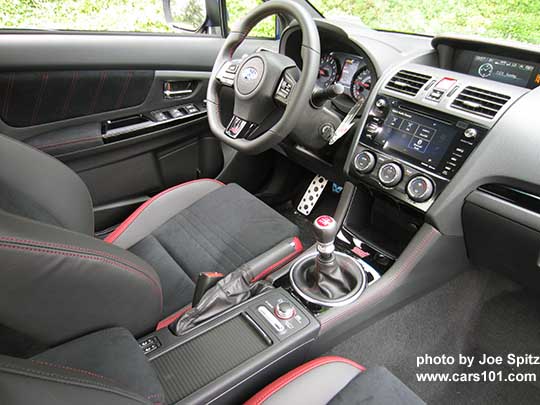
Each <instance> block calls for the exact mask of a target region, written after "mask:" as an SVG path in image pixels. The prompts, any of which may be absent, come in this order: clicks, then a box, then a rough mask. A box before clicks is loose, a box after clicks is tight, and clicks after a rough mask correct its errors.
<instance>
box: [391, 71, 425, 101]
mask: <svg viewBox="0 0 540 405" xmlns="http://www.w3.org/2000/svg"><path fill="white" fill-rule="evenodd" d="M429 79H431V76H427V75H423V74H421V73H416V72H411V71H410V70H400V71H399V72H397V73H396V74H395V75H394V77H392V78H391V79H390V81H389V82H388V83H387V84H386V88H387V89H390V90H394V91H397V92H399V93H404V94H408V95H409V96H416V95H417V94H418V92H419V91H420V89H421V88H422V87H423V86H424V84H426V83H427V81H428V80H429Z"/></svg>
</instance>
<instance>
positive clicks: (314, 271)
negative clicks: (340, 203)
mask: <svg viewBox="0 0 540 405" xmlns="http://www.w3.org/2000/svg"><path fill="white" fill-rule="evenodd" d="M338 230H339V228H338V225H337V222H336V220H335V219H334V218H332V217H331V216H329V215H321V216H320V217H318V218H317V219H315V221H314V222H313V233H314V235H315V239H316V241H317V252H318V255H317V257H316V258H315V263H314V266H312V267H309V268H308V269H306V281H307V282H308V284H309V285H310V288H311V289H312V291H314V292H315V291H317V292H318V294H320V296H321V297H324V298H329V299H336V298H340V297H343V296H345V295H347V293H349V292H350V291H352V290H353V286H354V284H355V283H354V280H353V279H352V277H351V274H350V273H349V272H347V271H344V270H345V269H342V268H341V265H340V262H339V261H338V260H337V258H336V255H335V253H334V251H335V246H334V240H335V238H336V235H337V233H338Z"/></svg>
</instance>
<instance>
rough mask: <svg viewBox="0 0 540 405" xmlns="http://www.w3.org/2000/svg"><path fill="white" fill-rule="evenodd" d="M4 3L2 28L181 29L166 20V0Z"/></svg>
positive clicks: (144, 30) (80, 29)
mask: <svg viewBox="0 0 540 405" xmlns="http://www.w3.org/2000/svg"><path fill="white" fill-rule="evenodd" d="M178 1H181V0H178ZM186 1H188V2H190V1H195V0H186ZM202 2H203V4H204V0H202ZM0 4H1V6H0V8H1V10H2V11H1V12H0V29H13V28H16V29H40V30H73V31H116V32H118V31H120V32H164V33H174V32H178V30H175V29H174V27H172V26H170V25H169V24H167V22H166V20H165V17H164V1H163V0H18V1H13V0H12V1H0Z"/></svg>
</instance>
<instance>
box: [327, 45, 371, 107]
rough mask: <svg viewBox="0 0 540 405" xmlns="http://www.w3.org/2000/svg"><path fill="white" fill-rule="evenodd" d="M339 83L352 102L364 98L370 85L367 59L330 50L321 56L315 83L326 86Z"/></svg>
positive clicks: (367, 94) (369, 70)
mask: <svg viewBox="0 0 540 405" xmlns="http://www.w3.org/2000/svg"><path fill="white" fill-rule="evenodd" d="M336 83H338V84H341V85H342V86H343V87H344V88H345V94H346V95H347V96H348V97H349V98H350V99H352V100H353V101H354V102H358V101H360V100H364V101H365V100H366V99H367V97H368V96H369V92H370V90H371V87H372V72H371V69H370V65H369V63H368V60H367V59H366V58H365V57H363V56H359V55H353V54H349V53H344V52H330V53H327V54H325V55H323V56H322V57H321V63H320V65H319V75H318V78H317V84H318V85H319V86H320V87H322V88H326V87H328V86H330V85H332V84H336Z"/></svg>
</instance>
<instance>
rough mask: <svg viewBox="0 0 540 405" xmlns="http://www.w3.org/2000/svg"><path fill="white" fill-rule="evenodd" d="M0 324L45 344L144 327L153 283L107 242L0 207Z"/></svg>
mask: <svg viewBox="0 0 540 405" xmlns="http://www.w3.org/2000/svg"><path fill="white" fill-rule="evenodd" d="M0 223H1V224H2V226H1V227H0V254H1V255H2V271H1V272H0V285H3V286H6V288H4V289H3V290H2V294H0V323H1V324H3V325H5V326H6V327H9V328H11V329H13V330H16V331H20V332H22V333H25V334H27V335H28V336H31V337H32V338H34V339H36V340H37V341H40V342H42V343H44V344H47V345H49V346H51V345H57V344H59V343H61V342H65V341H66V340H70V339H73V338H74V337H76V336H80V335H82V334H85V333H88V332H91V331H94V330H99V329H103V328H105V327H111V326H124V327H126V328H127V329H129V330H130V331H131V332H132V333H133V334H134V335H137V336H138V335H142V334H145V333H147V332H148V331H150V330H151V329H152V328H153V327H155V325H156V324H157V322H158V321H159V319H160V318H161V317H162V315H163V313H162V311H163V294H162V288H161V281H160V279H159V277H158V275H157V274H156V272H155V271H154V269H153V268H152V267H150V265H149V264H148V263H146V262H145V261H144V260H142V259H140V258H139V257H137V256H136V255H134V254H132V253H131V252H128V251H126V250H124V249H121V248H119V247H117V246H115V245H111V244H110V243H105V242H103V241H102V240H99V239H95V238H92V237H90V236H87V235H83V234H80V233H76V232H70V231H67V230H65V229H62V228H58V227H55V226H52V225H47V224H43V223H40V222H37V221H32V220H29V219H26V218H22V217H19V216H16V215H11V214H8V213H6V212H4V211H2V210H0Z"/></svg>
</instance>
